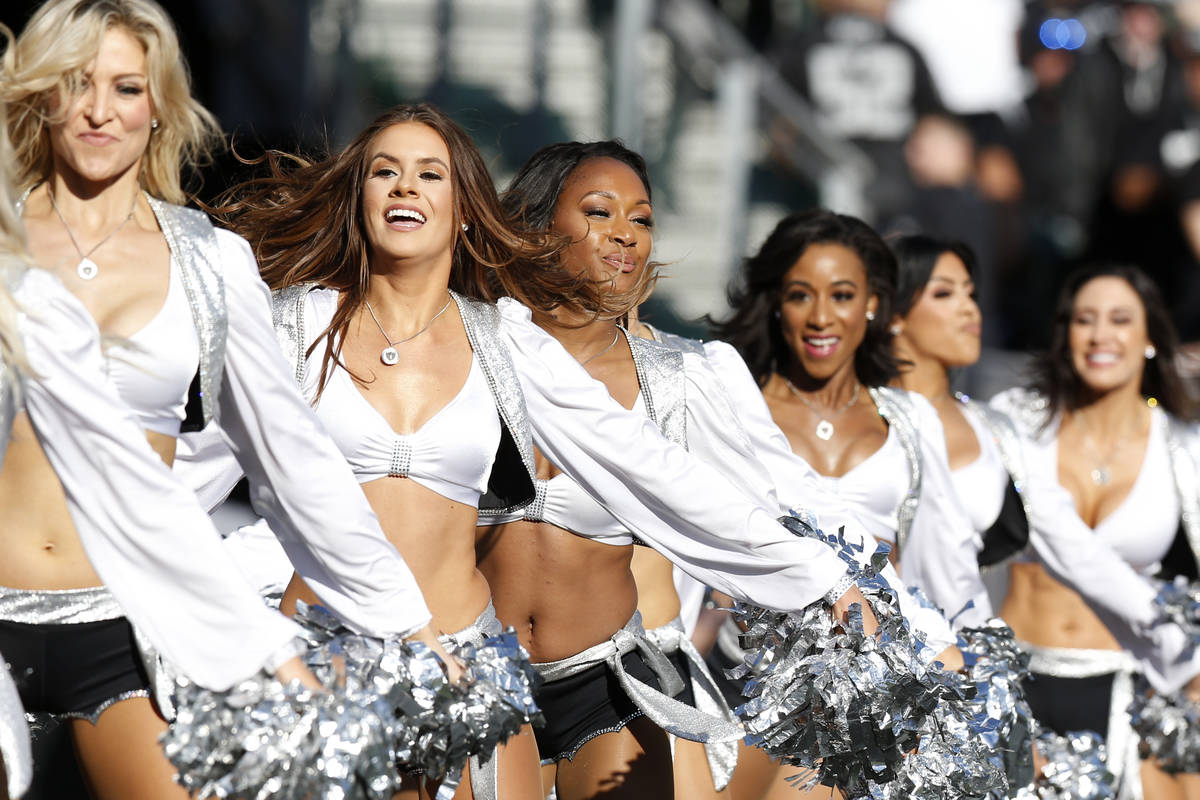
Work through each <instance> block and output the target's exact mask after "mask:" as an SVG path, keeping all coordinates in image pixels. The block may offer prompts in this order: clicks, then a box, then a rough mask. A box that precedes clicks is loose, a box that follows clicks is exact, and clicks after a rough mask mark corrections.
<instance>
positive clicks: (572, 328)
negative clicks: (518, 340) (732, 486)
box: [478, 158, 679, 800]
mask: <svg viewBox="0 0 1200 800" xmlns="http://www.w3.org/2000/svg"><path fill="white" fill-rule="evenodd" d="M648 197H649V192H648V191H647V190H646V187H645V186H644V185H643V184H642V181H641V179H640V178H639V177H638V175H637V173H636V172H634V171H633V169H632V168H630V167H629V166H628V165H627V164H625V163H623V162H621V161H618V160H615V159H611V158H594V159H588V160H586V161H584V162H582V163H581V164H580V165H579V166H577V167H576V168H575V169H574V170H573V171H572V172H571V174H570V175H569V176H568V177H567V179H566V181H565V182H564V184H563V189H562V191H561V193H560V194H559V198H558V202H557V204H556V206H555V210H554V215H553V218H552V221H551V230H552V231H553V232H555V233H559V234H562V235H564V236H566V237H567V238H568V239H569V241H570V242H571V243H570V245H568V247H567V249H566V251H565V254H564V263H565V265H566V266H567V268H568V269H571V270H576V271H580V272H584V273H586V274H587V275H588V277H590V278H591V279H593V280H597V281H603V282H608V283H609V285H611V286H612V288H613V290H614V291H619V292H624V291H627V290H629V289H630V288H632V287H633V286H634V285H635V284H636V282H637V280H638V279H639V278H640V277H641V274H642V272H643V270H645V268H646V265H647V263H648V262H649V259H650V251H651V248H652V246H653V243H654V240H653V224H654V222H653V209H652V208H651V206H650V201H649V199H648ZM536 319H537V321H538V324H540V325H541V326H542V327H543V328H545V329H546V330H547V331H548V332H549V333H550V334H552V335H553V336H555V338H557V339H558V340H559V341H560V342H561V343H562V344H563V346H564V347H565V348H566V349H567V351H568V352H570V353H571V354H572V355H573V356H575V358H576V359H577V360H579V361H580V362H586V363H585V369H587V370H588V372H589V373H590V374H591V375H592V377H594V378H596V379H597V380H599V381H601V382H602V383H604V384H605V386H606V387H607V388H608V390H609V393H610V394H611V395H612V396H613V398H614V399H615V400H616V401H617V402H618V403H620V404H621V405H622V406H624V407H625V408H632V407H633V405H634V402H635V400H636V398H637V394H638V391H639V385H638V379H637V372H636V370H635V369H634V363H633V355H632V353H631V352H630V350H629V345H628V343H627V342H626V341H625V337H624V336H622V335H620V334H619V332H618V330H617V327H616V321H615V320H611V319H593V320H592V321H591V322H588V323H586V324H584V325H582V326H580V325H578V322H579V321H582V317H581V316H580V315H579V313H578V312H574V311H571V310H569V309H565V308H562V309H559V310H558V311H557V312H555V313H554V314H550V315H547V314H539V315H538V316H537V317H536ZM614 337H616V344H615V345H614V346H612V347H611V348H609V345H610V344H612V343H613V341H614ZM605 348H609V349H607V350H606V349H605ZM597 354H599V355H597ZM593 356H594V358H593ZM589 359H590V360H589ZM536 459H537V474H538V477H539V478H551V477H553V476H554V475H556V474H558V469H557V468H555V467H554V466H553V465H552V464H550V463H549V462H548V461H547V460H546V459H545V457H544V456H542V454H541V453H540V452H539V453H537V454H536ZM478 552H479V559H480V561H479V563H480V568H481V569H482V570H483V572H484V574H485V575H487V576H488V580H489V581H490V582H491V584H492V586H493V593H494V597H495V603H496V611H497V616H499V618H500V620H501V621H502V622H504V623H506V624H513V625H515V626H516V628H517V634H518V636H519V637H520V640H521V644H522V645H524V646H525V648H526V649H527V650H529V653H530V658H531V660H533V661H534V662H540V661H554V660H557V659H560V658H565V657H567V656H569V655H574V654H575V653H578V652H581V651H583V650H585V649H587V648H588V647H591V646H592V645H594V644H596V643H598V642H602V641H605V640H607V639H608V638H609V637H610V636H612V634H613V633H614V632H615V631H616V630H618V629H619V628H621V627H622V626H623V625H624V624H625V623H626V622H627V621H628V620H629V618H630V616H632V615H633V612H634V611H635V610H636V609H637V608H638V601H639V589H641V588H642V587H641V585H640V584H638V583H635V581H634V573H633V571H632V569H631V560H632V559H633V558H640V557H637V556H635V554H634V548H633V547H632V546H624V547H621V546H613V545H609V544H604V543H601V542H596V541H593V540H590V539H586V538H584V537H582V536H576V535H574V534H572V533H570V532H568V531H566V530H563V529H562V528H559V527H556V526H554V525H551V524H549V523H544V522H543V523H536V522H525V521H519V522H512V523H508V524H505V525H500V526H495V527H492V528H488V529H481V532H480V537H479V545H478ZM656 574H657V573H656ZM667 581H668V583H669V581H670V570H669V567H668V569H667ZM655 585H656V586H657V581H656V582H655ZM598 598H602V599H603V602H598ZM658 602H659V603H660V604H664V605H666V606H667V607H666V608H663V609H657V612H658V613H657V614H656V616H663V615H666V616H665V618H664V619H663V620H662V622H667V621H669V620H670V619H672V618H674V616H675V615H677V614H678V613H679V601H678V598H677V597H675V596H674V589H673V587H671V591H670V594H669V596H666V597H662V598H660V599H659V601H658ZM672 603H673V605H672ZM672 609H673V610H672ZM655 624H662V623H661V622H660V623H655V622H654V621H651V620H647V621H646V625H647V627H651V626H653V625H655ZM666 744H667V743H666V736H665V734H663V732H662V731H661V730H660V729H658V728H657V727H656V726H654V725H653V724H652V723H650V722H649V720H646V719H644V718H641V719H637V720H634V721H633V722H632V723H631V724H630V725H629V726H628V727H626V728H625V729H624V730H621V731H617V732H613V733H607V734H603V735H600V736H597V737H596V738H594V739H592V740H591V741H589V742H588V743H587V744H585V745H584V746H583V747H582V748H581V749H580V751H579V753H578V754H577V755H576V757H575V759H574V760H573V761H562V762H560V763H559V765H558V768H557V774H555V773H554V771H552V770H548V772H547V775H546V777H545V779H544V782H545V784H546V785H547V786H550V785H551V784H552V783H554V782H557V785H558V791H559V796H560V797H563V798H564V800H566V798H579V797H588V796H592V795H593V794H594V793H596V792H597V791H601V790H602V789H604V788H607V789H608V790H609V791H618V792H619V791H621V790H622V789H623V790H625V791H638V792H643V794H642V795H637V796H670V794H671V791H672V790H671V769H670V765H669V760H670V755H669V749H667V746H666ZM631 760H638V761H641V762H644V763H646V764H647V765H649V764H655V765H657V768H656V770H655V771H654V774H653V775H652V776H651V777H649V778H648V779H639V780H638V781H637V785H636V786H634V785H633V784H632V783H630V784H629V785H625V786H622V788H621V789H617V788H614V786H613V781H614V776H616V775H617V774H618V773H621V772H624V770H625V769H626V766H625V765H626V764H628V763H629V762H630V761H631ZM639 772H648V771H646V770H639ZM617 783H619V784H624V781H623V780H618V781H617ZM606 796H607V795H606ZM621 796H624V795H621ZM629 796H631V797H632V796H635V795H629Z"/></svg>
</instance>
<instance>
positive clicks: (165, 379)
mask: <svg viewBox="0 0 1200 800" xmlns="http://www.w3.org/2000/svg"><path fill="white" fill-rule="evenodd" d="M179 270H180V268H179V263H178V262H177V261H176V260H175V258H174V257H172V258H171V267H170V278H169V282H168V286H167V299H166V300H165V301H164V302H163V306H162V308H160V309H159V311H158V313H157V314H155V315H154V317H153V319H151V320H150V321H149V322H148V323H146V325H145V326H144V327H142V329H141V330H139V331H138V332H137V333H135V334H133V335H132V336H129V337H125V338H122V339H116V340H115V341H114V342H113V343H112V344H109V345H107V346H106V347H105V362H106V369H107V372H108V376H109V378H110V379H111V380H112V382H113V384H114V385H115V386H116V388H117V393H118V394H119V395H120V396H121V399H122V400H124V401H125V403H126V404H127V405H128V406H129V408H130V410H131V411H132V412H133V417H134V419H135V420H136V421H137V423H138V424H139V425H141V426H142V428H144V429H145V430H149V431H154V432H156V433H163V434H166V435H168V436H175V437H178V436H179V427H180V425H181V424H182V423H183V419H184V416H185V411H186V408H187V398H188V388H189V387H190V386H191V385H192V378H193V377H194V376H195V374H196V366H197V364H199V363H200V338H199V336H198V335H197V334H196V325H195V322H194V321H193V320H192V310H191V308H190V307H189V306H188V301H187V293H186V292H185V291H184V290H183V279H182V277H181V276H180V272H179Z"/></svg>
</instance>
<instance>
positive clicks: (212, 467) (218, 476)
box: [171, 422, 243, 514]
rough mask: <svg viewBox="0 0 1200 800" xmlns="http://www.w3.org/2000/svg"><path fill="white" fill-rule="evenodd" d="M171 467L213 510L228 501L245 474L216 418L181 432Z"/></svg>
mask: <svg viewBox="0 0 1200 800" xmlns="http://www.w3.org/2000/svg"><path fill="white" fill-rule="evenodd" d="M171 471H172V472H174V473H175V474H176V475H177V476H179V480H181V481H183V483H184V485H185V486H187V487H189V488H190V489H191V490H192V491H193V492H195V493H196V498H197V499H198V500H199V501H200V505H201V506H202V507H204V508H205V509H207V510H208V512H209V513H210V514H211V513H212V512H213V510H214V509H216V508H217V507H218V506H219V505H221V503H223V502H225V499H226V498H228V497H229V493H230V492H232V491H233V487H234V486H236V485H237V482H238V481H240V480H241V479H242V474H243V473H242V467H241V465H240V464H238V463H237V459H236V458H234V456H233V451H232V450H230V449H229V445H227V444H225V437H224V436H223V435H222V434H221V427H220V426H219V425H217V424H216V423H215V422H210V423H209V424H208V425H205V426H204V428H203V429H201V430H198V431H189V432H187V433H184V434H182V435H180V437H179V440H178V442H177V443H176V445H175V463H174V464H172V466H171Z"/></svg>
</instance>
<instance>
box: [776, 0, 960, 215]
mask: <svg viewBox="0 0 1200 800" xmlns="http://www.w3.org/2000/svg"><path fill="white" fill-rule="evenodd" d="M889 3H890V0H818V2H817V7H818V10H819V17H818V19H817V21H816V24H815V25H813V26H810V27H809V28H808V29H806V30H804V31H802V32H800V34H799V35H798V36H796V37H795V38H793V39H792V40H791V41H788V42H786V43H785V44H784V45H783V46H782V47H781V48H780V49H779V52H778V56H777V58H778V61H779V65H780V70H781V72H782V74H783V76H784V77H785V78H786V79H787V80H788V81H789V82H790V83H791V84H792V85H793V86H795V87H796V89H797V90H798V91H799V92H800V94H801V95H803V96H804V97H805V98H807V99H808V100H809V102H810V103H811V104H812V106H813V108H814V110H815V111H816V113H817V116H818V119H819V120H820V123H821V125H822V126H823V127H824V129H825V130H826V131H827V132H828V133H830V134H832V135H834V136H837V137H841V138H845V139H849V140H850V141H852V142H854V143H855V144H856V145H858V146H859V147H860V148H862V149H863V151H864V152H865V153H866V154H867V156H868V158H870V159H871V161H872V163H873V165H874V167H875V170H876V176H875V179H874V181H873V183H872V192H871V201H872V202H873V203H874V204H875V210H876V212H877V219H887V218H891V217H893V216H895V215H897V214H899V213H901V212H903V211H904V209H905V208H907V206H908V205H909V203H910V201H911V196H912V185H911V182H910V181H909V179H908V174H907V168H906V166H905V163H904V142H905V140H906V139H907V138H908V135H909V133H911V132H912V130H913V129H914V128H915V127H916V125H917V121H918V120H919V119H920V118H921V117H923V116H925V115H927V114H933V113H938V112H940V111H941V110H942V104H941V101H940V99H939V98H938V94H937V90H936V88H935V87H934V83H933V78H932V77H931V76H930V73H929V69H928V68H927V67H926V65H925V62H924V60H923V59H922V58H921V55H920V53H918V52H917V50H916V49H915V48H914V47H913V46H912V45H910V44H909V43H907V42H905V41H904V40H903V39H901V38H899V37H897V36H896V35H895V34H893V33H891V32H890V31H889V30H888V28H887V27H886V26H885V24H884V19H885V17H886V15H887V10H888V6H889Z"/></svg>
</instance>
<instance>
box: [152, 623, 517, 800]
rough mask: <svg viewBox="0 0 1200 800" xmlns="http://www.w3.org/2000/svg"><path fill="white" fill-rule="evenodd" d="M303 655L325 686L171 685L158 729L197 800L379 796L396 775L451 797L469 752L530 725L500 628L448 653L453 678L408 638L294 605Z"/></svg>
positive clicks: (485, 750)
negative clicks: (372, 633) (457, 675)
mask: <svg viewBox="0 0 1200 800" xmlns="http://www.w3.org/2000/svg"><path fill="white" fill-rule="evenodd" d="M298 609H299V610H298V612H297V615H296V621H297V622H299V623H300V624H301V626H302V627H303V628H304V633H305V637H306V639H307V641H308V646H309V649H308V651H307V653H306V654H305V656H304V659H305V662H306V664H307V666H308V667H309V669H310V670H312V672H313V674H314V675H316V677H317V679H318V680H320V681H321V682H322V684H323V685H324V686H325V687H326V691H325V692H323V693H320V692H311V691H308V690H304V689H301V688H299V687H298V686H296V685H291V686H283V685H282V684H280V683H279V682H278V681H275V680H269V679H265V678H262V679H257V680H251V681H246V682H244V683H242V684H240V685H238V686H236V687H234V688H233V689H232V690H230V691H228V692H212V691H209V690H207V689H201V688H199V687H196V686H194V685H191V684H188V683H186V682H183V681H181V682H180V686H179V689H178V690H177V692H176V699H177V704H178V712H177V716H176V719H175V721H174V722H173V723H172V724H171V726H170V727H169V728H168V730H167V733H166V734H165V735H164V739H163V747H164V750H165V752H166V754H167V757H168V758H169V759H170V760H171V762H172V763H173V764H174V765H175V767H176V768H177V769H178V770H179V778H178V780H179V782H180V783H181V784H182V785H183V786H184V787H185V788H187V789H188V790H189V791H190V792H191V793H193V794H195V795H197V796H199V797H202V798H203V797H219V798H239V799H240V798H246V799H247V800H250V799H252V800H290V799H291V798H298V797H303V798H308V799H309V800H384V799H385V798H390V797H391V796H392V794H393V793H394V792H396V791H397V790H398V788H399V780H400V773H401V772H420V773H423V774H424V776H425V778H426V779H428V780H433V781H438V780H440V781H441V782H442V786H441V790H440V791H439V794H438V796H439V797H441V796H442V795H443V794H452V793H453V791H454V788H455V787H456V786H457V785H458V782H459V780H460V779H461V775H462V770H463V767H464V765H465V764H466V762H467V759H468V758H469V757H470V756H473V755H476V754H489V753H491V752H492V751H493V750H495V748H496V746H497V745H498V744H501V743H503V742H504V741H506V740H507V739H508V738H509V737H510V736H512V735H514V734H515V733H517V732H518V731H519V730H520V728H521V726H522V725H523V724H526V723H528V722H533V721H535V720H540V716H541V714H540V711H539V710H538V708H537V706H536V704H535V703H534V701H533V686H534V684H535V682H536V680H537V677H536V675H535V673H534V672H533V671H532V669H531V668H530V667H529V658H528V656H527V655H526V654H525V651H524V650H523V649H522V648H521V646H520V644H519V643H518V642H517V638H516V634H515V633H513V632H512V631H511V630H510V631H506V632H505V633H503V634H500V635H498V636H492V637H488V638H487V639H486V640H485V641H484V643H483V645H482V646H480V647H478V648H475V647H471V646H470V645H467V646H465V647H463V648H461V649H460V650H458V652H457V654H456V655H457V657H458V658H459V659H461V660H462V661H463V662H464V665H465V670H464V674H463V677H462V679H461V680H460V681H459V682H458V683H457V684H451V683H450V681H449V680H448V679H447V677H446V673H445V670H444V668H443V665H442V662H441V660H440V659H439V658H438V657H437V655H436V654H434V652H433V651H432V650H430V649H429V648H428V647H426V646H425V645H424V644H422V643H420V642H405V641H400V640H383V639H376V638H372V637H368V636H362V635H359V634H355V633H353V632H351V631H349V630H348V629H347V628H345V627H344V626H342V624H341V623H340V622H339V621H338V620H337V619H336V618H334V617H333V616H332V615H331V614H329V613H328V612H326V611H325V610H324V609H322V608H320V607H319V606H305V605H304V604H303V603H299V604H298Z"/></svg>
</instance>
